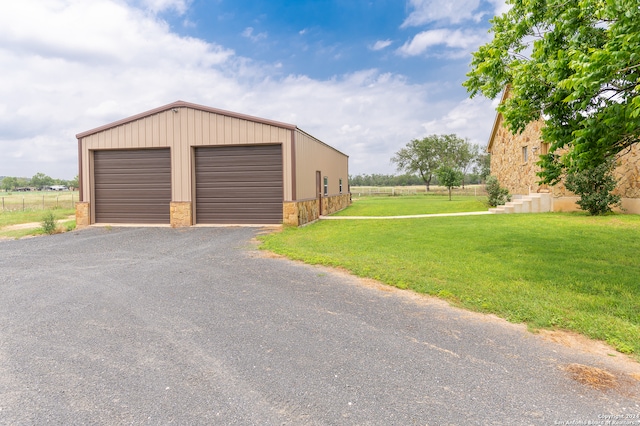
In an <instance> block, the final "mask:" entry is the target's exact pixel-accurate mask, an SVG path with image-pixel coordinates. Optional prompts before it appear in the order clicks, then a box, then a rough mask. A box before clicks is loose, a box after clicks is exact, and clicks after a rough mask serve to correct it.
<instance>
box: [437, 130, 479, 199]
mask: <svg viewBox="0 0 640 426" xmlns="http://www.w3.org/2000/svg"><path fill="white" fill-rule="evenodd" d="M443 138H444V141H445V144H444V147H443V149H444V150H445V154H444V155H443V161H442V164H445V165H448V166H449V167H452V168H454V169H457V170H459V171H460V172H461V173H462V187H463V188H464V178H465V175H466V174H467V172H468V170H469V168H470V167H471V165H472V164H473V163H474V162H475V161H476V158H477V157H478V154H479V147H478V146H477V145H473V144H471V143H470V142H469V140H468V139H461V138H459V137H457V136H456V135H445V136H444V137H443Z"/></svg>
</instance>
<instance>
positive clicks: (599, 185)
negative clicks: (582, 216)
mask: <svg viewBox="0 0 640 426" xmlns="http://www.w3.org/2000/svg"><path fill="white" fill-rule="evenodd" d="M613 166H614V162H613V161H607V162H605V163H602V164H600V165H599V166H596V167H593V168H591V169H587V170H583V171H581V172H573V173H569V174H567V178H566V180H565V186H566V187H567V189H568V190H569V191H571V192H573V193H574V194H576V195H578V196H579V197H580V199H579V200H578V201H576V204H578V206H580V208H581V209H582V210H586V211H587V212H589V214H590V215H592V216H597V215H601V214H605V213H609V212H610V211H611V208H612V207H615V206H619V205H620V196H619V195H613V194H612V193H611V191H613V190H614V189H615V187H616V183H617V182H616V179H615V178H614V177H613V173H612V172H613Z"/></svg>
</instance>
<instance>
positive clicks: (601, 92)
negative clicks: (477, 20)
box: [464, 0, 640, 184]
mask: <svg viewBox="0 0 640 426" xmlns="http://www.w3.org/2000/svg"><path fill="white" fill-rule="evenodd" d="M507 3H508V4H510V5H511V6H512V7H511V9H510V10H509V11H508V12H507V13H505V14H503V15H502V16H498V17H495V18H494V19H493V20H492V28H491V32H493V34H494V38H493V40H492V41H491V42H489V43H487V44H485V45H483V46H481V47H480V48H479V49H478V51H477V52H475V53H474V55H473V61H472V70H471V71H470V73H469V74H467V76H468V80H467V81H466V82H465V83H464V85H465V86H466V88H467V90H468V91H469V92H470V93H471V96H475V95H477V94H479V93H482V94H484V95H486V96H487V97H489V98H495V97H496V96H497V95H498V94H499V93H500V92H501V91H502V90H503V89H504V88H505V87H506V86H507V85H509V86H510V88H511V96H510V97H508V99H506V100H505V102H503V103H502V104H501V105H500V106H499V108H498V110H499V111H500V113H502V115H503V116H504V119H505V123H506V124H507V125H508V127H509V129H510V130H511V131H513V132H521V131H522V130H523V129H524V128H525V126H526V125H527V124H528V123H530V122H532V121H535V120H538V119H540V118H541V117H543V118H544V121H545V125H544V127H543V129H542V138H543V140H544V141H545V142H549V143H550V149H549V153H548V154H546V155H543V156H541V160H540V162H539V163H538V164H539V165H540V166H541V168H542V171H541V172H540V173H539V176H540V177H541V182H542V183H548V184H555V183H557V182H558V181H559V180H560V179H561V178H562V176H563V174H564V173H567V172H569V173H571V172H574V171H581V170H588V169H593V168H594V167H596V166H598V165H600V164H603V163H605V162H606V161H607V159H608V158H612V157H614V156H615V155H616V154H618V153H620V152H621V151H623V150H625V149H626V148H628V147H630V146H632V145H633V144H635V143H637V142H638V141H639V140H640V7H639V5H638V0H575V1H567V0H527V1H524V0H507Z"/></svg>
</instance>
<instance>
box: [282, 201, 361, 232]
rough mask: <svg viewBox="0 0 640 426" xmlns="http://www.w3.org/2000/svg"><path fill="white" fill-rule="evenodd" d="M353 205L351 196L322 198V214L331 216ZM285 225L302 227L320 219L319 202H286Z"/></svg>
mask: <svg viewBox="0 0 640 426" xmlns="http://www.w3.org/2000/svg"><path fill="white" fill-rule="evenodd" d="M349 204H351V195H350V194H342V195H334V196H330V197H323V198H322V214H331V213H334V212H337V211H339V210H342V209H344V208H346V207H347V206H348V205H349ZM282 213H283V215H282V216H283V217H282V222H283V223H284V224H285V225H292V226H302V225H305V224H307V223H310V222H313V221H315V220H318V219H319V218H320V212H319V211H318V200H316V199H313V200H304V201H289V202H285V203H284V205H283V209H282Z"/></svg>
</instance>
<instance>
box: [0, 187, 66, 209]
mask: <svg viewBox="0 0 640 426" xmlns="http://www.w3.org/2000/svg"><path fill="white" fill-rule="evenodd" d="M0 194H2V193H0ZM0 201H1V202H2V211H3V212H13V211H27V210H48V209H73V208H75V205H76V202H78V193H77V192H71V191H64V192H52V191H42V192H29V193H23V192H21V193H12V192H6V193H4V194H2V195H0Z"/></svg>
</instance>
